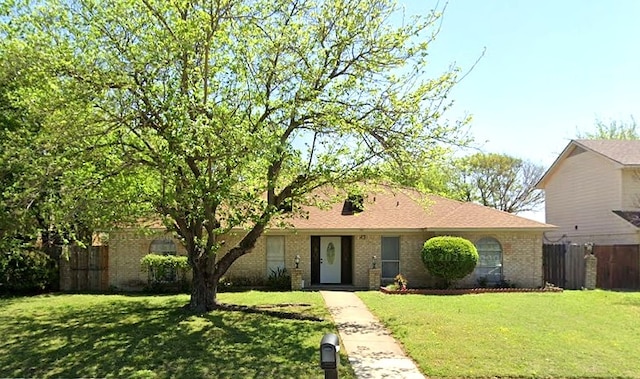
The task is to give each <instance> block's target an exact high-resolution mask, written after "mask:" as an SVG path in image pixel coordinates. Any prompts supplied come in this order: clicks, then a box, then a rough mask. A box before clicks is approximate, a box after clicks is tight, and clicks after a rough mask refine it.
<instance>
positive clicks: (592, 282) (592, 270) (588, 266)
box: [584, 254, 598, 290]
mask: <svg viewBox="0 0 640 379" xmlns="http://www.w3.org/2000/svg"><path fill="white" fill-rule="evenodd" d="M584 261H585V262H584V263H585V270H584V288H586V289H588V290H593V289H595V288H596V276H597V274H598V258H596V256H595V255H593V254H587V255H585V256H584Z"/></svg>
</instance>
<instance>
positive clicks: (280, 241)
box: [267, 236, 284, 275]
mask: <svg viewBox="0 0 640 379" xmlns="http://www.w3.org/2000/svg"><path fill="white" fill-rule="evenodd" d="M283 269H284V236H267V275H269V274H270V273H271V272H279V271H282V270H283Z"/></svg>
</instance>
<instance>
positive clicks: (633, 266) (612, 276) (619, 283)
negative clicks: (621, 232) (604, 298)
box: [593, 245, 640, 290]
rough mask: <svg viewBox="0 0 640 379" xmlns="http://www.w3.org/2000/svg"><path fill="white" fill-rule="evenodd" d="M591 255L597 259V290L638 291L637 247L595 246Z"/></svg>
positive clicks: (639, 251)
mask: <svg viewBox="0 0 640 379" xmlns="http://www.w3.org/2000/svg"><path fill="white" fill-rule="evenodd" d="M593 254H594V255H595V256H596V257H597V258H598V275H597V279H596V282H597V286H598V288H603V289H635V290H637V289H640V249H639V246H638V245H611V246H604V245H602V246H601V245H595V246H594V247H593Z"/></svg>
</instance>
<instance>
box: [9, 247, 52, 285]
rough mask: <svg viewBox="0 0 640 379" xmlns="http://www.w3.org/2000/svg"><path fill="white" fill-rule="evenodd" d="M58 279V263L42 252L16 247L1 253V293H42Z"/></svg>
mask: <svg viewBox="0 0 640 379" xmlns="http://www.w3.org/2000/svg"><path fill="white" fill-rule="evenodd" d="M57 279H58V264H57V262H56V261H55V260H53V259H51V257H49V256H48V255H47V254H45V253H43V252H41V251H37V250H25V249H20V248H18V247H15V246H14V247H13V248H9V249H7V250H2V251H0V292H5V293H16V292H19V293H26V292H40V291H43V290H45V289H47V288H51V287H52V286H53V285H54V283H53V281H55V280H57Z"/></svg>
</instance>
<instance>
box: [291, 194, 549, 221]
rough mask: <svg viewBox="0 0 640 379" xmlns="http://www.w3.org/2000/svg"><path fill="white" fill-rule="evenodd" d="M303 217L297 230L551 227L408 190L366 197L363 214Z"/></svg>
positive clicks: (312, 212) (311, 212) (329, 212)
mask: <svg viewBox="0 0 640 379" xmlns="http://www.w3.org/2000/svg"><path fill="white" fill-rule="evenodd" d="M305 210H306V211H307V212H308V217H307V218H296V219H294V220H292V226H293V227H294V228H295V229H298V230H365V229H367V230H380V231H383V230H425V229H426V230H434V231H435V230H439V231H443V230H462V229H483V230H486V229H520V230H523V229H537V230H548V229H552V228H554V226H552V225H549V224H544V223H540V222H537V221H533V220H529V219H526V218H523V217H519V216H516V215H513V214H509V213H506V212H502V211H499V210H496V209H493V208H489V207H484V206H481V205H477V204H472V203H463V202H460V201H455V200H450V199H446V198H443V197H440V196H436V195H427V196H425V195H420V194H419V193H417V192H415V191H411V190H403V191H393V192H392V191H390V190H387V191H384V192H376V193H375V194H371V195H369V196H368V197H367V198H366V200H365V205H364V211H363V212H360V213H355V214H353V215H345V214H343V212H342V210H343V203H339V204H335V205H333V206H331V207H330V208H329V209H318V208H313V207H310V208H307V209H305Z"/></svg>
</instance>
